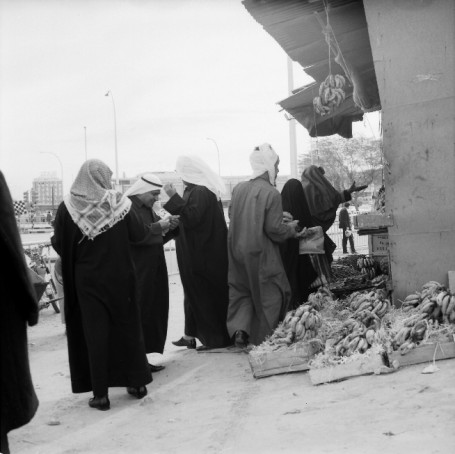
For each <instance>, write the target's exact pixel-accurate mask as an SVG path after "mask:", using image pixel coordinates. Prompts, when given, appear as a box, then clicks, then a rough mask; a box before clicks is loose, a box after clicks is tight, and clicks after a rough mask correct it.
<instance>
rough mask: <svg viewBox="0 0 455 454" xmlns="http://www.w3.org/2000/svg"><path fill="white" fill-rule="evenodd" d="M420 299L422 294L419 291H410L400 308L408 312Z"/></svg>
mask: <svg viewBox="0 0 455 454" xmlns="http://www.w3.org/2000/svg"><path fill="white" fill-rule="evenodd" d="M421 301H422V295H421V293H420V292H415V293H411V294H410V295H408V296H407V297H406V298H405V299H404V301H403V302H402V304H401V309H402V310H403V311H404V312H408V311H410V310H412V309H414V308H416V307H417V306H418V305H419V304H420V302H421Z"/></svg>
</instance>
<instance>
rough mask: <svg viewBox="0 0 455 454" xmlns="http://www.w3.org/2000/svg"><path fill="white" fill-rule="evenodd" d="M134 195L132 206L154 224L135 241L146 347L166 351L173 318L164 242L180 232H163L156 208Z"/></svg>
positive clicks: (132, 245)
mask: <svg viewBox="0 0 455 454" xmlns="http://www.w3.org/2000/svg"><path fill="white" fill-rule="evenodd" d="M130 199H131V202H132V203H133V205H132V208H131V209H132V210H134V211H135V212H136V213H137V215H138V216H139V217H140V218H141V219H142V221H143V222H144V224H146V225H149V226H150V227H151V229H150V232H149V233H148V234H147V235H146V236H145V237H144V238H143V239H140V240H139V241H133V242H131V252H132V254H133V260H134V264H135V268H136V276H137V288H138V301H139V307H140V308H141V321H142V331H143V334H144V342H145V351H146V352H147V353H163V351H164V344H165V343H166V336H167V327H168V319H169V282H168V274H167V266H166V258H165V256H164V249H163V244H164V243H166V242H167V241H169V240H170V239H172V238H173V237H174V236H175V235H176V233H177V232H176V230H173V231H170V232H168V233H167V234H166V235H165V236H163V234H162V230H161V226H160V225H159V224H158V221H159V220H160V219H161V218H160V217H159V216H158V215H157V214H156V213H155V212H154V211H153V209H152V208H151V207H149V206H148V205H146V204H144V203H143V202H142V201H141V200H140V199H139V198H138V197H136V196H134V195H133V196H130Z"/></svg>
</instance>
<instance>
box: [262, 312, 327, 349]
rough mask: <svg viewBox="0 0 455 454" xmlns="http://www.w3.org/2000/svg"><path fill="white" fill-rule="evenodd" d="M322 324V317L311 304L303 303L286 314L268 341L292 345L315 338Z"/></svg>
mask: <svg viewBox="0 0 455 454" xmlns="http://www.w3.org/2000/svg"><path fill="white" fill-rule="evenodd" d="M321 326H322V317H321V315H320V314H319V312H318V311H317V310H316V309H314V308H313V307H312V306H311V304H308V303H306V304H302V305H301V306H299V307H298V308H297V309H295V310H293V311H290V312H288V313H287V314H286V317H285V318H284V320H283V322H282V323H280V325H278V327H277V328H276V330H275V331H274V332H273V334H272V335H271V336H270V337H269V338H268V340H267V341H266V342H267V343H268V344H271V345H291V344H292V343H294V342H298V341H302V340H309V339H313V338H315V337H316V336H317V333H318V330H319V328H320V327H321Z"/></svg>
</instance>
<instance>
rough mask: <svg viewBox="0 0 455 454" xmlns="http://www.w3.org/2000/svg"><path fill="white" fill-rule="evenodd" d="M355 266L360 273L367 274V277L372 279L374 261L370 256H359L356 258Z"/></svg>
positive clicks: (373, 275) (374, 274) (374, 272)
mask: <svg viewBox="0 0 455 454" xmlns="http://www.w3.org/2000/svg"><path fill="white" fill-rule="evenodd" d="M357 268H358V269H359V270H360V272H361V273H362V274H365V275H367V276H368V279H374V277H375V276H376V271H375V261H374V259H373V258H372V257H360V258H358V259H357Z"/></svg>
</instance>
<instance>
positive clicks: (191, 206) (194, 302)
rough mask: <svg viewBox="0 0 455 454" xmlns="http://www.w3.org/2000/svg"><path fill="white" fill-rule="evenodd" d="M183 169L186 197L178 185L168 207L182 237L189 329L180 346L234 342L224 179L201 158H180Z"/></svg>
mask: <svg viewBox="0 0 455 454" xmlns="http://www.w3.org/2000/svg"><path fill="white" fill-rule="evenodd" d="M176 167H177V173H178V174H179V175H180V176H181V178H182V180H183V183H184V184H185V186H186V187H185V191H184V193H183V196H182V197H180V195H179V194H178V193H177V192H176V190H175V188H174V186H173V185H172V184H169V183H167V184H165V185H164V188H163V189H164V190H165V191H166V193H167V195H168V196H169V197H170V199H169V201H168V202H167V203H166V204H165V205H164V209H165V210H166V211H168V212H169V213H171V214H177V215H180V224H179V228H180V233H179V236H178V237H177V239H176V251H177V263H178V266H179V271H180V278H181V280H182V286H183V291H184V310H185V332H184V337H182V338H181V339H180V340H179V341H177V342H174V344H175V345H177V346H186V347H188V348H195V338H197V339H199V340H200V342H201V343H202V346H201V347H198V348H199V350H203V349H210V348H220V347H226V346H228V345H229V343H230V340H229V336H228V333H227V329H226V315H227V307H228V298H229V296H228V284H227V268H228V261H227V247H226V241H227V226H226V220H225V218H224V213H223V207H222V204H221V201H220V194H221V192H223V191H224V183H223V181H222V180H221V178H220V177H219V175H217V174H215V173H214V172H213V171H212V170H211V169H210V168H209V167H208V166H207V164H205V163H204V162H203V161H202V160H201V159H199V158H197V157H195V156H180V157H179V158H178V160H177V166H176Z"/></svg>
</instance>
